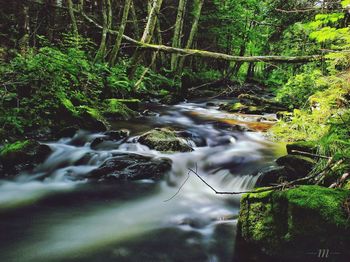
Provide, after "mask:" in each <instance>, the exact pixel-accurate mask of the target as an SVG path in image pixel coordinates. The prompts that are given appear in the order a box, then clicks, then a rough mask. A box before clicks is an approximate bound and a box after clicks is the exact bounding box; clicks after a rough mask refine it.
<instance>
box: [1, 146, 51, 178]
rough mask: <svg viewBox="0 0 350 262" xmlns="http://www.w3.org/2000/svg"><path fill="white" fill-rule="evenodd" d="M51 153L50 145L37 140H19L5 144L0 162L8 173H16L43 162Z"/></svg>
mask: <svg viewBox="0 0 350 262" xmlns="http://www.w3.org/2000/svg"><path fill="white" fill-rule="evenodd" d="M50 153H51V149H50V147H49V146H47V145H43V144H40V143H39V142H37V141H34V140H24V141H17V142H14V143H9V144H5V145H4V147H3V148H2V149H1V150H0V162H1V164H2V165H3V168H4V171H5V173H6V174H8V175H15V174H17V173H18V172H19V171H21V170H23V169H28V168H31V167H33V166H34V165H35V164H37V163H40V162H43V161H44V160H45V159H46V158H47V156H48V155H49V154H50Z"/></svg>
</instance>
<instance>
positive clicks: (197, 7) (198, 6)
mask: <svg viewBox="0 0 350 262" xmlns="http://www.w3.org/2000/svg"><path fill="white" fill-rule="evenodd" d="M203 3H204V0H195V3H194V17H193V23H192V28H191V32H190V35H189V37H188V40H187V43H186V47H185V49H190V48H191V47H192V44H193V40H194V37H195V35H196V34H197V31H198V24H199V18H200V16H201V12H202V7H203ZM185 59H186V57H185V56H182V57H181V58H180V60H179V65H178V68H177V72H179V73H181V71H182V69H183V66H184V63H185Z"/></svg>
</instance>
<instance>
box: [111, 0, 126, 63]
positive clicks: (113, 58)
mask: <svg viewBox="0 0 350 262" xmlns="http://www.w3.org/2000/svg"><path fill="white" fill-rule="evenodd" d="M130 5H131V0H125V4H124V11H123V16H122V21H121V22H120V27H119V30H118V35H117V37H116V39H115V44H114V47H113V50H112V53H111V56H110V60H109V65H110V66H114V65H115V61H116V59H117V55H118V52H119V48H120V44H121V43H122V39H123V34H124V31H125V26H126V23H127V20H128V16H129V10H130Z"/></svg>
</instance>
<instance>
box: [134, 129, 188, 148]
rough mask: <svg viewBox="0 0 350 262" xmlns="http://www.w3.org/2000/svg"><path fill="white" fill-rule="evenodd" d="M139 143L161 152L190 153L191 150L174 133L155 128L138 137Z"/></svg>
mask: <svg viewBox="0 0 350 262" xmlns="http://www.w3.org/2000/svg"><path fill="white" fill-rule="evenodd" d="M138 142H139V143H141V144H143V145H146V146H148V147H149V148H151V149H155V150H157V151H163V152H190V151H193V149H192V148H191V147H190V146H189V145H188V144H187V143H186V140H185V139H183V138H181V137H179V136H177V134H176V133H175V131H172V130H170V129H167V128H156V129H154V130H152V131H149V132H147V133H145V134H143V135H141V136H140V138H139V140H138Z"/></svg>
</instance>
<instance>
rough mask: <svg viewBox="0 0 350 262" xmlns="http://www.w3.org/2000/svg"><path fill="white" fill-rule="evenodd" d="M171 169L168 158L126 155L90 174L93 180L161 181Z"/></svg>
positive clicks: (111, 160) (118, 156)
mask: <svg viewBox="0 0 350 262" xmlns="http://www.w3.org/2000/svg"><path fill="white" fill-rule="evenodd" d="M170 169H171V160H170V159H168V158H154V157H149V156H142V155H138V154H132V153H125V154H120V155H117V156H114V157H112V158H110V159H108V160H106V161H105V162H104V163H103V164H102V165H101V166H100V167H99V168H97V169H95V170H93V171H92V172H91V173H90V174H89V178H92V179H103V180H104V179H107V180H108V179H112V180H140V179H153V180H159V179H161V178H162V177H163V176H164V175H165V174H166V173H167V172H168V171H169V170H170Z"/></svg>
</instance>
